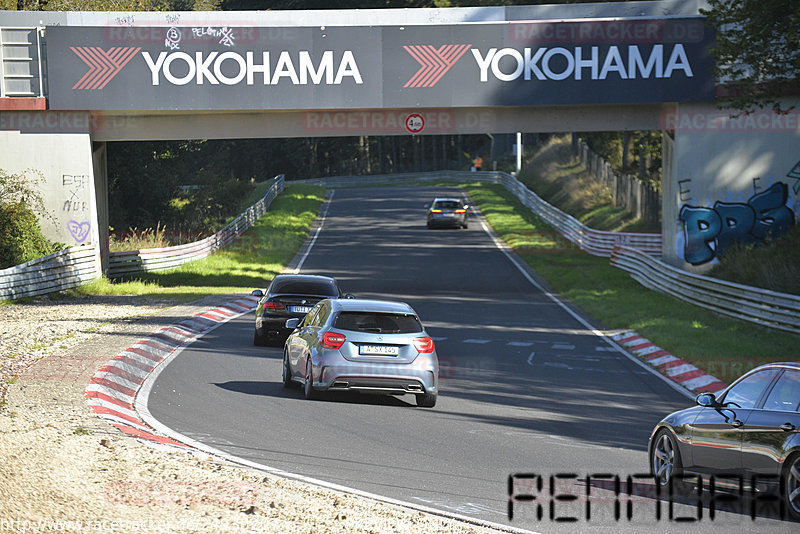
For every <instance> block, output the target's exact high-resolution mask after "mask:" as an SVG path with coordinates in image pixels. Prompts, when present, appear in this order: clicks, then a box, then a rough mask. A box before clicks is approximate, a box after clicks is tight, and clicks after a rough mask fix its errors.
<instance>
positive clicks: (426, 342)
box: [414, 336, 433, 354]
mask: <svg viewBox="0 0 800 534" xmlns="http://www.w3.org/2000/svg"><path fill="white" fill-rule="evenodd" d="M414 347H416V349H417V351H418V352H422V353H423V354H426V353H429V352H433V340H432V339H431V338H429V337H428V336H425V337H415V338H414Z"/></svg>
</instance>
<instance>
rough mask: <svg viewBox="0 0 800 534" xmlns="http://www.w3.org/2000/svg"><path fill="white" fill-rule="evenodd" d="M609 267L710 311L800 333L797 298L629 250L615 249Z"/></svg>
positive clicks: (799, 298)
mask: <svg viewBox="0 0 800 534" xmlns="http://www.w3.org/2000/svg"><path fill="white" fill-rule="evenodd" d="M611 265H614V266H615V267H619V268H620V269H623V270H625V271H628V272H630V273H631V276H632V277H633V278H634V279H635V280H636V281H638V282H639V283H640V284H642V285H643V286H645V287H647V288H650V289H655V290H657V291H661V292H663V293H666V294H667V295H670V296H672V297H675V298H677V299H680V300H683V301H686V302H689V303H691V304H694V305H696V306H701V307H703V308H706V309H709V310H711V311H713V312H716V313H720V314H723V315H727V316H729V317H735V318H737V319H742V320H745V321H749V322H751V323H756V324H760V325H763V326H766V327H769V328H775V329H778V330H784V331H786V332H792V333H794V334H800V296H797V295H790V294H786V293H777V292H774V291H768V290H765V289H759V288H755V287H750V286H743V285H740V284H735V283H733V282H726V281H724V280H718V279H716V278H711V277H709V276H702V275H699V274H694V273H690V272H687V271H684V270H681V269H678V268H676V267H673V266H671V265H667V264H665V263H663V262H661V261H659V260H657V259H655V258H652V257H650V256H648V255H647V254H644V253H642V252H641V251H639V250H636V249H635V248H632V247H617V248H616V249H615V250H614V253H613V254H612V255H611Z"/></svg>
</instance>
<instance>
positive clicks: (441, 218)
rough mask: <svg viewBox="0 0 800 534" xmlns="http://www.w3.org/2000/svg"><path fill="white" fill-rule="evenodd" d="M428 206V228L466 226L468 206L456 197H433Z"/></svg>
mask: <svg viewBox="0 0 800 534" xmlns="http://www.w3.org/2000/svg"><path fill="white" fill-rule="evenodd" d="M425 207H426V208H428V219H427V224H428V228H434V227H436V226H450V227H454V228H459V227H461V228H467V225H468V224H469V223H468V221H467V210H468V209H469V206H468V205H466V204H464V203H463V202H461V200H460V199H457V198H434V199H433V202H431V204H430V205H426V206H425Z"/></svg>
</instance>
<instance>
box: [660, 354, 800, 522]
mask: <svg viewBox="0 0 800 534" xmlns="http://www.w3.org/2000/svg"><path fill="white" fill-rule="evenodd" d="M696 402H697V405H696V406H694V407H692V408H686V409H685V410H681V411H678V412H675V413H672V414H670V415H668V416H667V417H666V418H664V419H663V420H662V421H661V422H660V423H658V425H657V426H656V427H655V429H654V430H653V433H652V435H651V436H650V444H649V454H650V456H649V457H650V467H651V470H652V473H653V476H654V477H655V479H656V481H657V482H658V483H659V484H661V485H667V484H669V483H670V481H671V480H672V479H675V480H674V481H673V484H674V483H676V482H677V483H684V484H685V483H688V482H690V479H687V478H685V477H683V479H682V480H681V477H678V476H679V475H684V476H685V475H700V477H702V478H703V480H705V481H708V480H710V477H711V476H713V477H715V483H716V485H717V487H722V488H723V489H724V487H725V484H726V482H727V484H729V485H731V488H730V489H737V490H738V487H737V486H736V485H737V484H739V485H741V484H744V487H746V488H748V489H749V490H750V491H753V492H755V493H756V494H757V493H762V492H766V491H773V492H774V490H775V489H778V490H779V495H780V498H781V499H782V505H783V507H784V510H785V512H786V514H787V515H788V516H790V517H793V518H795V519H800V412H798V408H800V363H798V362H792V363H771V364H767V365H762V366H760V367H757V368H755V369H753V370H752V371H750V372H748V373H746V374H745V375H743V376H742V377H741V378H739V379H738V380H736V382H734V383H733V384H731V385H730V386H729V387H728V388H727V389H725V390H724V391H722V392H721V393H720V394H719V396H716V395H714V394H713V393H703V394H701V395H698V396H697V399H696ZM739 477H741V478H739ZM696 480H697V478H694V479H693V480H692V482H693V483H694V482H695V481H696Z"/></svg>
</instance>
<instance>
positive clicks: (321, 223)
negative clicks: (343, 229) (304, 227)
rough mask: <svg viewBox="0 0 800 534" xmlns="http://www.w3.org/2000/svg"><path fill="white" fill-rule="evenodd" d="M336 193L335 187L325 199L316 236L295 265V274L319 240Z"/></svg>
mask: <svg viewBox="0 0 800 534" xmlns="http://www.w3.org/2000/svg"><path fill="white" fill-rule="evenodd" d="M335 194H336V190H335V189H334V190H333V191H332V192H331V196H329V197H328V200H326V201H325V211H323V212H322V217H321V218H320V221H319V226H318V227H317V231H316V232H314V237H313V238H312V239H311V243H309V245H308V249H306V251H305V253H304V254H303V257H302V258H300V262H299V263H298V264H297V267H295V269H294V271H292V272H293V273H294V274H297V273H299V272H300V269H302V268H303V264H304V263H305V262H306V258H308V255H309V254H310V253H311V249H312V248H314V243H316V242H317V237H319V233H320V231H322V226H323V225H324V224H325V217H327V216H328V208H330V207H331V201H332V200H333V195H335Z"/></svg>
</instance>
